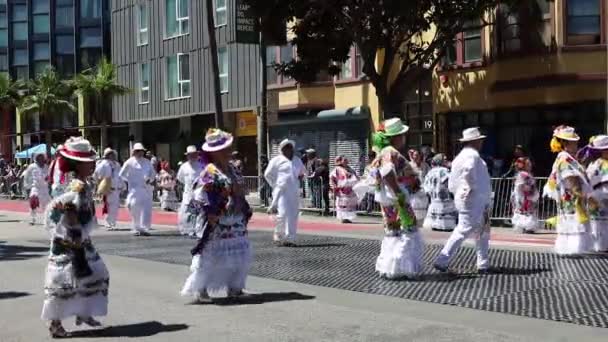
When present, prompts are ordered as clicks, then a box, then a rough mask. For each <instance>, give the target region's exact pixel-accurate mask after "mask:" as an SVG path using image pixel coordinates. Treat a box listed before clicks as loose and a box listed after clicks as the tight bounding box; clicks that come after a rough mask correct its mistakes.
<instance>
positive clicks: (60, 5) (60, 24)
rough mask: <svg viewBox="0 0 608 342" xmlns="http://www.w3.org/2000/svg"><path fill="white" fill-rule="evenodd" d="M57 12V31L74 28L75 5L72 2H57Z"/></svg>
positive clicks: (60, 0)
mask: <svg viewBox="0 0 608 342" xmlns="http://www.w3.org/2000/svg"><path fill="white" fill-rule="evenodd" d="M56 7H57V8H56V12H55V29H58V30H59V29H73V28H74V4H73V2H72V0H57V3H56Z"/></svg>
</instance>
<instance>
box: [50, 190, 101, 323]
mask: <svg viewBox="0 0 608 342" xmlns="http://www.w3.org/2000/svg"><path fill="white" fill-rule="evenodd" d="M45 216H46V228H47V229H48V230H49V232H50V234H51V248H50V252H49V258H48V264H47V269H46V277H45V285H44V292H45V300H44V305H43V308H42V319H44V320H63V319H65V318H68V317H70V316H77V317H81V318H88V317H94V316H105V315H106V314H107V311H108V287H109V274H108V270H107V269H106V266H105V264H104V262H103V260H102V259H101V257H100V256H99V254H98V253H97V251H96V250H95V247H94V246H93V243H92V241H91V236H90V234H91V232H92V230H93V229H94V228H95V227H96V226H97V220H96V218H95V207H94V204H93V192H92V189H91V187H90V186H89V185H88V184H86V183H84V182H82V181H80V180H74V181H72V183H70V186H69V187H68V189H66V192H65V193H64V194H63V195H60V196H59V197H57V198H55V199H54V200H53V201H52V202H51V203H50V204H49V206H48V208H47V210H46V215H45Z"/></svg>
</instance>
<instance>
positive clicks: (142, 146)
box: [131, 143, 146, 152]
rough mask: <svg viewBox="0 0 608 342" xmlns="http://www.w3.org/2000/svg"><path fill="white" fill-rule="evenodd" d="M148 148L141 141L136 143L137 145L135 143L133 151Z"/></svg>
mask: <svg viewBox="0 0 608 342" xmlns="http://www.w3.org/2000/svg"><path fill="white" fill-rule="evenodd" d="M145 150H146V149H145V148H144V145H142V144H141V143H135V145H133V149H132V150H131V151H133V152H135V151H145Z"/></svg>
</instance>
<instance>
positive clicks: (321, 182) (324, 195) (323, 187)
mask: <svg viewBox="0 0 608 342" xmlns="http://www.w3.org/2000/svg"><path fill="white" fill-rule="evenodd" d="M329 174H330V170H329V161H328V160H327V159H317V165H316V166H315V170H314V172H313V174H312V175H311V176H310V180H311V181H312V184H313V185H314V188H313V189H314V190H315V191H314V192H313V196H314V198H316V199H317V206H315V208H317V209H323V212H322V213H321V215H325V216H329V215H330V206H329V191H330V190H331V184H330V180H329Z"/></svg>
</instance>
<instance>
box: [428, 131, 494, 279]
mask: <svg viewBox="0 0 608 342" xmlns="http://www.w3.org/2000/svg"><path fill="white" fill-rule="evenodd" d="M463 136H464V137H463V139H462V140H461V141H462V142H467V141H474V140H479V139H483V138H485V136H482V135H481V134H480V133H479V130H478V129H477V128H469V129H467V130H465V131H464V132H463ZM448 189H449V190H450V192H452V193H453V194H454V198H455V201H454V204H455V206H456V209H457V210H458V225H457V226H456V228H455V229H454V231H453V232H452V235H451V236H450V238H449V239H448V241H447V242H446V244H445V246H444V247H443V250H442V251H441V253H440V254H439V256H438V257H437V260H436V261H435V267H436V268H438V269H441V270H447V268H448V266H449V263H450V261H451V259H452V257H453V256H454V255H455V254H456V252H457V251H458V249H459V248H460V246H461V245H462V243H463V242H464V240H465V239H467V238H469V237H471V236H475V238H476V249H477V269H478V270H487V269H488V268H489V266H490V264H489V260H488V251H489V246H490V222H489V216H488V215H489V210H490V207H491V202H492V189H491V184H490V175H489V174H488V168H487V166H486V163H485V162H484V161H483V159H481V157H480V155H479V152H478V151H477V150H475V149H473V148H471V147H465V148H463V149H462V151H460V153H459V154H458V156H457V157H456V159H454V161H453V162H452V173H451V174H450V178H449V180H448Z"/></svg>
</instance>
